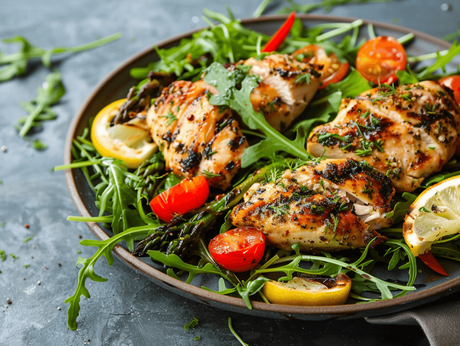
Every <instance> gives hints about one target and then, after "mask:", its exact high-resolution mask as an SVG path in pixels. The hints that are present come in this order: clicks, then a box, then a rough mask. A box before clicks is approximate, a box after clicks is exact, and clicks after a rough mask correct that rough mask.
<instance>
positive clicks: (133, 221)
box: [99, 160, 145, 249]
mask: <svg viewBox="0 0 460 346" xmlns="http://www.w3.org/2000/svg"><path fill="white" fill-rule="evenodd" d="M102 163H103V165H106V166H107V172H108V176H109V185H108V186H107V188H106V189H105V191H104V192H103V193H102V194H101V199H100V201H99V202H100V203H99V207H100V210H99V216H100V217H101V216H103V215H104V211H105V210H106V208H107V206H108V204H107V202H108V201H111V206H110V212H111V213H112V217H113V218H112V224H111V225H112V231H113V233H114V234H118V233H120V232H122V231H123V230H125V229H128V228H131V227H134V226H143V225H145V222H144V220H143V219H142V217H141V216H140V215H139V211H138V209H137V208H136V205H135V204H134V203H136V201H137V194H136V191H135V190H133V189H132V188H131V187H130V186H128V185H127V184H126V172H127V168H126V166H125V165H124V163H123V162H122V161H119V160H106V161H103V162H102ZM130 248H131V249H132V246H130Z"/></svg>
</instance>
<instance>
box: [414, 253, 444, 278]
mask: <svg viewBox="0 0 460 346" xmlns="http://www.w3.org/2000/svg"><path fill="white" fill-rule="evenodd" d="M418 258H420V259H421V260H422V262H423V263H425V264H426V265H427V266H428V267H430V268H431V269H433V270H434V271H435V272H436V273H439V274H441V275H444V276H449V274H447V272H446V271H445V270H444V268H443V267H442V266H441V264H440V263H439V262H438V260H437V259H436V258H434V256H433V254H432V253H431V252H425V253H423V254H421V255H418Z"/></svg>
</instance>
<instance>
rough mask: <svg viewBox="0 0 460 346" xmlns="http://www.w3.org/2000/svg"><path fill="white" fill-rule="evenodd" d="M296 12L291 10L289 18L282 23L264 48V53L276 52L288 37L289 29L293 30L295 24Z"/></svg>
mask: <svg viewBox="0 0 460 346" xmlns="http://www.w3.org/2000/svg"><path fill="white" fill-rule="evenodd" d="M294 19H295V12H291V14H290V15H289V17H288V19H286V21H285V22H284V23H283V25H281V27H280V28H279V29H278V31H277V32H276V33H275V34H274V35H273V36H272V38H271V39H270V41H268V42H267V44H266V45H265V46H264V48H263V49H262V52H263V53H270V52H274V51H275V50H277V49H278V47H279V46H281V43H283V41H284V40H285V39H286V37H287V35H288V34H289V31H291V27H292V24H294Z"/></svg>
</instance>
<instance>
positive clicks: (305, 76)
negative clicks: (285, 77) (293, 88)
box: [295, 73, 311, 84]
mask: <svg viewBox="0 0 460 346" xmlns="http://www.w3.org/2000/svg"><path fill="white" fill-rule="evenodd" d="M310 78H311V74H310V73H304V74H302V75H300V76H299V77H297V79H296V80H295V82H296V84H297V83H305V84H310Z"/></svg>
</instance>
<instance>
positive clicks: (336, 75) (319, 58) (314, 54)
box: [292, 44, 350, 89]
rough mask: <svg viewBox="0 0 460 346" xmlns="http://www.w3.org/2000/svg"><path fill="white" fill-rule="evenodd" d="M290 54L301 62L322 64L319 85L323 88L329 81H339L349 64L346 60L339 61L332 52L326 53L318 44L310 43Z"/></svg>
mask: <svg viewBox="0 0 460 346" xmlns="http://www.w3.org/2000/svg"><path fill="white" fill-rule="evenodd" d="M292 55H293V56H294V57H295V58H296V59H299V60H302V61H303V62H310V63H312V64H317V65H323V70H322V76H321V82H322V83H321V86H320V87H319V88H318V89H324V88H325V87H327V86H328V85H329V84H331V83H337V82H340V81H341V80H342V79H343V78H344V77H345V76H346V74H347V72H348V68H349V67H350V64H349V63H348V61H346V62H341V61H340V60H339V58H338V57H337V55H335V54H334V53H331V54H329V56H328V55H327V54H326V51H325V50H324V49H323V48H322V47H321V46H319V45H316V44H311V45H308V46H305V47H303V48H300V49H298V50H296V51H295V52H294V53H292Z"/></svg>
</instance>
